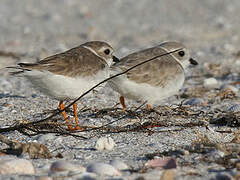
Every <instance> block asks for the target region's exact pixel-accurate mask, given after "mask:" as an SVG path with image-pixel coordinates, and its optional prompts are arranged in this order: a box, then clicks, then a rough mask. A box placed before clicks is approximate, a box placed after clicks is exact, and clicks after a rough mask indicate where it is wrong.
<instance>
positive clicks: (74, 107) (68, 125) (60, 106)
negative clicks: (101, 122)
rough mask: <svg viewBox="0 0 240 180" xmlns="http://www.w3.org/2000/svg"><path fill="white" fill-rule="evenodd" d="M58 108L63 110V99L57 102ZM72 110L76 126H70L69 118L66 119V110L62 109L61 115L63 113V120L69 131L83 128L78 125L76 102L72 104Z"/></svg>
mask: <svg viewBox="0 0 240 180" xmlns="http://www.w3.org/2000/svg"><path fill="white" fill-rule="evenodd" d="M59 108H60V110H63V109H64V104H63V101H60V102H59ZM73 111H74V116H75V123H76V127H72V126H71V125H70V122H69V119H68V117H67V114H66V112H65V111H62V115H63V117H64V119H65V121H66V124H67V127H68V130H69V131H75V130H84V128H82V127H80V126H79V125H78V117H77V104H76V103H74V104H73Z"/></svg>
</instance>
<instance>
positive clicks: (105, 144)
mask: <svg viewBox="0 0 240 180" xmlns="http://www.w3.org/2000/svg"><path fill="white" fill-rule="evenodd" d="M114 146H115V142H114V140H113V139H112V138H111V137H101V138H99V139H98V140H97V142H96V145H95V148H96V149H97V150H98V151H103V150H108V151H111V150H113V148H114Z"/></svg>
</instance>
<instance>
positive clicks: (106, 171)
mask: <svg viewBox="0 0 240 180" xmlns="http://www.w3.org/2000/svg"><path fill="white" fill-rule="evenodd" d="M87 171H88V172H93V173H96V174H99V175H108V176H120V175H121V172H120V171H118V170H117V169H115V168H114V167H113V166H111V165H109V164H105V163H93V164H90V165H89V166H88V167H87Z"/></svg>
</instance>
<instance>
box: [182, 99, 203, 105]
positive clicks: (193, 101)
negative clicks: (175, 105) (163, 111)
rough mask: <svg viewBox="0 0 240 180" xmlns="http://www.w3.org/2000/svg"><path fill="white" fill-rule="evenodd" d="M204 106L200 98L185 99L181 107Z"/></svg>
mask: <svg viewBox="0 0 240 180" xmlns="http://www.w3.org/2000/svg"><path fill="white" fill-rule="evenodd" d="M201 104H204V100H203V99H201V98H191V99H187V100H186V101H185V102H184V103H183V105H190V106H194V105H201Z"/></svg>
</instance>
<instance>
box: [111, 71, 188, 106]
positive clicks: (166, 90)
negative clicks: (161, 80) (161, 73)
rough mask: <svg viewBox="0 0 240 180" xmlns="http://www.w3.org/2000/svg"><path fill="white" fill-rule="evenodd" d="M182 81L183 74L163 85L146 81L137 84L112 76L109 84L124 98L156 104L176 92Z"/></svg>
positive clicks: (124, 78)
mask: <svg viewBox="0 0 240 180" xmlns="http://www.w3.org/2000/svg"><path fill="white" fill-rule="evenodd" d="M183 83H184V76H180V77H179V79H178V80H174V81H172V82H170V83H169V84H168V85H167V86H165V87H159V86H158V87H156V86H151V85H149V84H147V83H140V84H138V83H135V82H134V81H130V80H129V79H127V78H126V77H124V76H122V77H117V78H114V80H112V81H110V82H109V85H110V86H111V87H112V88H113V89H114V90H115V91H117V92H118V93H119V94H121V95H122V96H124V97H126V98H129V99H134V100H141V101H147V102H148V103H149V104H156V103H157V102H158V101H161V100H163V99H165V98H168V97H170V96H173V95H175V94H177V92H178V91H179V89H181V87H182V85H183Z"/></svg>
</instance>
